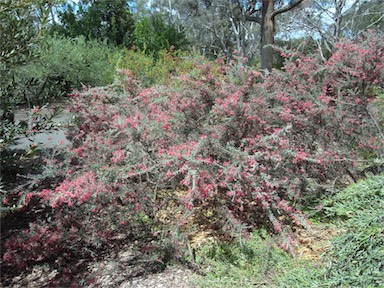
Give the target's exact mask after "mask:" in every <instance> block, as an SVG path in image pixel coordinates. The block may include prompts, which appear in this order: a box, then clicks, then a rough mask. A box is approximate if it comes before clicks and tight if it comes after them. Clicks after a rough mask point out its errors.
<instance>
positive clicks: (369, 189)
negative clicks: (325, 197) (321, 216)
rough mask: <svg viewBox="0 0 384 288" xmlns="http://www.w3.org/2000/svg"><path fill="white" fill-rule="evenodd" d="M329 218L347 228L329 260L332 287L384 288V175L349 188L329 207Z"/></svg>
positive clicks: (335, 242)
mask: <svg viewBox="0 0 384 288" xmlns="http://www.w3.org/2000/svg"><path fill="white" fill-rule="evenodd" d="M327 205H328V207H327V210H328V212H329V215H330V216H331V217H332V218H334V219H335V221H338V225H340V222H339V221H342V222H341V224H342V225H343V226H345V227H346V231H345V232H344V233H342V234H341V235H339V236H337V237H335V238H334V239H333V241H332V247H331V249H330V251H329V252H328V253H327V255H326V257H327V258H328V259H329V266H328V268H327V281H328V282H327V283H328V284H329V285H330V286H331V287H340V286H342V287H382V285H384V237H383V233H384V226H383V223H384V213H383V211H384V174H381V175H377V176H374V177H372V178H369V179H367V180H365V181H360V182H358V183H357V184H355V185H352V186H350V187H349V188H348V189H345V190H344V191H342V192H341V193H339V194H337V195H336V196H335V197H333V198H332V199H331V200H330V201H329V202H328V203H327Z"/></svg>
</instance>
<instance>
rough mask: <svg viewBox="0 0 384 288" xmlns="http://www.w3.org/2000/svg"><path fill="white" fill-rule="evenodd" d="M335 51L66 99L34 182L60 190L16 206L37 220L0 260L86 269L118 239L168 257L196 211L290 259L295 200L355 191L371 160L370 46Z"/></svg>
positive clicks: (120, 83)
mask: <svg viewBox="0 0 384 288" xmlns="http://www.w3.org/2000/svg"><path fill="white" fill-rule="evenodd" d="M335 47H336V48H335V51H334V53H333V55H332V56H331V57H330V59H329V60H327V61H323V60H322V59H321V58H320V57H316V55H311V56H300V55H298V54H297V53H295V52H293V53H291V54H289V55H288V54H287V55H285V56H286V57H287V59H288V60H287V62H286V65H285V67H284V69H283V70H282V71H274V72H273V73H272V74H271V75H268V76H266V77H264V76H263V75H262V74H260V73H259V72H257V71H253V70H252V69H250V68H247V67H245V66H243V65H242V64H241V61H232V62H230V63H229V64H225V63H224V61H221V60H217V61H216V63H210V62H204V63H200V64H199V65H197V67H196V68H195V69H194V70H193V71H191V73H186V74H183V75H180V76H177V77H176V76H175V77H174V78H173V79H172V81H171V83H169V84H168V85H163V86H156V87H152V88H143V87H142V86H141V85H140V82H138V81H137V80H136V79H134V78H133V77H132V74H131V72H130V71H128V70H122V71H120V73H119V76H118V77H117V79H116V81H115V83H114V84H113V85H110V86H106V87H101V88H92V89H88V90H85V91H83V92H74V93H73V95H72V96H71V97H72V100H73V112H75V113H77V125H76V127H75V128H74V129H73V131H72V132H71V134H70V138H71V140H72V143H73V144H72V147H71V148H70V149H69V150H68V155H67V158H66V160H65V161H62V162H59V163H55V161H47V166H46V172H45V174H44V175H46V177H51V178H50V179H56V180H57V179H63V181H62V182H61V181H54V182H52V185H51V187H47V189H44V190H36V191H33V192H32V191H30V192H28V194H26V197H25V205H28V203H29V201H28V200H31V199H34V200H35V201H38V202H40V203H41V204H42V205H45V206H47V207H49V209H51V211H52V212H51V213H50V217H49V218H47V219H40V220H39V222H36V223H32V224H31V226H30V228H29V229H26V230H25V231H23V232H22V233H20V235H17V236H15V237H12V238H11V239H8V240H7V241H6V242H5V243H4V245H5V247H6V250H5V254H4V255H3V261H4V262H5V263H7V264H9V265H18V266H21V267H23V266H25V265H28V264H30V263H36V262H40V261H47V260H48V259H49V260H52V259H56V260H57V259H58V258H59V257H64V258H65V257H67V258H65V259H68V258H72V257H79V256H78V255H88V256H90V255H93V254H95V253H96V252H97V251H98V249H102V248H103V247H106V246H108V245H110V243H113V241H114V239H116V237H118V236H119V235H121V234H123V235H125V236H124V237H125V238H127V239H128V238H129V237H130V236H129V235H132V234H136V233H138V234H140V235H141V233H142V235H147V237H149V238H150V237H155V239H156V237H157V239H164V238H168V239H171V240H170V241H171V242H172V241H174V242H172V244H173V245H175V246H177V245H179V244H180V243H178V242H177V239H178V238H177V237H176V236H177V233H176V232H175V231H181V232H186V231H187V232H191V230H193V229H194V227H190V226H188V225H187V224H188V219H189V217H190V215H191V214H193V213H195V211H209V212H210V213H209V215H205V216H204V217H205V221H206V223H208V224H207V226H208V227H209V228H210V229H214V230H215V231H216V232H217V233H219V234H221V235H224V236H226V237H239V236H241V237H245V238H247V237H248V235H249V231H250V230H252V229H254V228H260V227H264V228H265V229H266V230H267V231H269V232H270V233H272V234H277V235H282V237H281V238H280V242H279V245H280V247H282V248H283V249H285V250H288V251H290V252H291V253H294V243H293V242H294V241H293V239H292V238H291V236H290V235H291V232H292V230H293V229H294V228H293V227H295V226H306V225H308V223H307V220H306V217H305V216H304V214H303V213H302V207H304V206H305V205H309V204H308V202H307V201H306V199H308V198H317V197H320V196H321V193H326V192H327V190H326V189H324V188H323V187H328V186H329V185H330V184H331V183H334V182H335V179H337V178H338V177H341V176H343V175H344V174H348V175H350V177H352V178H357V177H358V174H357V173H356V171H357V169H356V168H357V164H358V163H359V161H369V159H368V160H367V157H366V156H367V155H368V156H369V157H370V158H371V159H374V158H377V157H379V151H380V148H381V147H382V146H381V145H382V141H383V139H380V130H379V129H380V128H379V127H378V125H376V123H377V121H375V118H374V114H373V112H371V111H370V107H369V104H370V102H371V101H372V100H373V99H374V98H375V94H374V93H373V92H372V91H373V89H371V88H373V87H380V85H382V83H383V65H384V64H383V63H384V61H383V60H384V48H383V40H382V39H381V38H380V37H376V36H375V35H366V36H365V37H364V38H362V39H360V42H359V43H358V44H355V43H352V42H348V41H342V42H340V43H339V44H338V45H336V46H335ZM362 152H363V153H362ZM45 180H46V179H45ZM55 183H56V184H55ZM37 184H38V183H37ZM320 188H321V189H320ZM163 191H168V192H169V193H168V194H167V193H166V195H170V196H169V197H172V198H174V199H176V202H177V203H178V206H176V207H175V209H178V210H180V214H178V215H179V216H178V219H176V221H174V222H173V223H172V225H173V227H166V225H164V223H161V222H160V221H159V220H158V219H157V217H156V215H157V212H158V211H159V210H160V209H161V208H162V205H164V203H166V202H162V200H161V199H162V198H161V197H158V196H159V194H160V192H163ZM175 191H179V192H180V191H182V193H177V194H176V193H175ZM163 194H164V193H163ZM48 219H49V220H48ZM138 231H140V233H139V232H138ZM174 236H175V237H174ZM125 238H124V239H125ZM185 238H186V237H184V238H183V237H181V239H185ZM152 239H154V238H152ZM179 239H180V238H179ZM36 247H43V248H42V249H43V251H44V252H42V253H36V249H35V248H36ZM63 255H66V256H63ZM75 255H77V256H75ZM84 257H85V256H84ZM56 262H57V261H56ZM57 263H58V262H57ZM60 263H64V262H60Z"/></svg>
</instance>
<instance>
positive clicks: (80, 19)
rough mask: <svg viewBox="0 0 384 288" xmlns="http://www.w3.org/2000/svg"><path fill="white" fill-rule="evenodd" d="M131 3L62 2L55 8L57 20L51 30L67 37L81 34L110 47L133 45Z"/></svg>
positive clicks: (106, 0) (114, 0)
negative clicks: (105, 42)
mask: <svg viewBox="0 0 384 288" xmlns="http://www.w3.org/2000/svg"><path fill="white" fill-rule="evenodd" d="M129 4H130V1H125V0H112V1H111V0H99V1H91V0H82V1H80V2H79V3H69V2H67V3H65V4H63V5H62V6H61V7H60V8H59V9H58V12H57V14H58V18H59V21H58V22H57V23H55V24H54V25H53V27H52V31H53V32H56V33H59V34H60V35H63V36H66V37H76V36H80V35H83V36H85V37H86V38H88V39H101V40H107V41H108V43H109V44H112V45H124V46H126V47H129V46H130V45H131V44H132V33H133V30H134V20H133V15H132V13H131V11H130V6H129Z"/></svg>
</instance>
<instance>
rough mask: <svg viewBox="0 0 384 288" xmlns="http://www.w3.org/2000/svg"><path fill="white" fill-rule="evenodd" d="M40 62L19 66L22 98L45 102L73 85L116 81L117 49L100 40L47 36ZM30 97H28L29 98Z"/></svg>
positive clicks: (39, 50)
mask: <svg viewBox="0 0 384 288" xmlns="http://www.w3.org/2000/svg"><path fill="white" fill-rule="evenodd" d="M37 53H38V54H39V55H41V56H40V57H39V59H38V60H37V61H34V62H33V63H31V64H29V65H25V66H23V67H20V68H19V69H18V81H19V85H20V88H19V94H18V95H19V98H20V100H22V97H24V98H27V99H28V101H29V102H30V103H32V104H40V105H41V104H43V103H46V102H47V101H51V100H52V99H55V98H58V97H61V96H63V95H65V94H66V93H68V92H69V90H70V89H71V88H81V87H82V86H83V85H85V86H88V85H90V86H102V85H106V84H109V83H112V81H113V77H114V69H115V67H114V64H113V63H111V61H110V60H111V59H110V57H111V55H113V53H114V50H113V49H112V48H109V47H108V46H107V45H105V44H104V43H101V42H99V41H96V40H90V41H86V40H85V38H84V37H77V38H74V39H68V38H59V37H47V38H45V39H43V40H42V41H41V42H40V45H39V48H38V51H37ZM25 96H26V97H25Z"/></svg>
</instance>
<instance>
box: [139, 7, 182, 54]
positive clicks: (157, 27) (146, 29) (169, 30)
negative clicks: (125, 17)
mask: <svg viewBox="0 0 384 288" xmlns="http://www.w3.org/2000/svg"><path fill="white" fill-rule="evenodd" d="M133 37H134V40H133V43H134V45H135V47H137V48H139V50H141V51H144V52H145V53H147V54H154V55H156V53H158V52H159V51H160V50H163V49H166V50H169V49H171V47H172V49H183V48H185V47H186V44H187V39H186V37H185V34H184V31H183V30H182V28H180V27H177V25H176V24H173V23H170V24H167V23H166V21H165V20H164V19H163V17H162V16H161V15H160V14H153V15H151V16H147V17H145V18H142V19H141V20H139V21H138V22H137V23H136V24H135V30H134V33H133Z"/></svg>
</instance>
